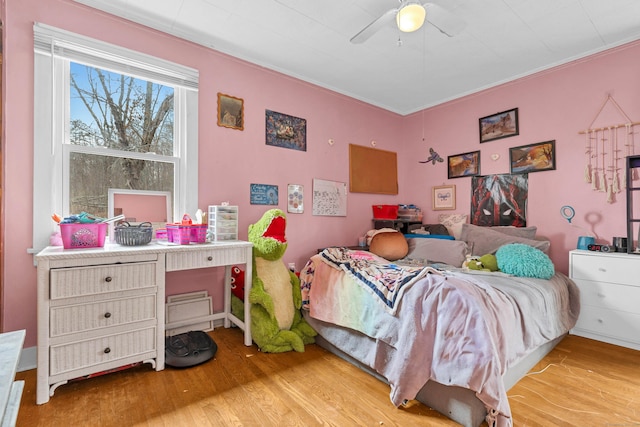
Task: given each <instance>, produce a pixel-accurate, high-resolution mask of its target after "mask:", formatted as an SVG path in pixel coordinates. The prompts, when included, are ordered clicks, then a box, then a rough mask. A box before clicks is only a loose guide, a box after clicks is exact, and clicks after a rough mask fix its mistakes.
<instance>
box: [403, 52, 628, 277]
mask: <svg viewBox="0 0 640 427" xmlns="http://www.w3.org/2000/svg"><path fill="white" fill-rule="evenodd" d="M638 94H640V42H635V43H631V44H628V45H625V46H622V47H619V48H616V49H612V50H609V51H606V52H604V53H601V54H598V55H594V56H591V57H589V58H587V59H583V60H579V61H575V62H573V63H570V64H567V65H564V66H561V67H557V68H555V69H553V70H549V71H545V72H540V73H538V74H536V75H533V76H529V77H527V78H523V79H520V80H517V81H514V82H511V83H508V84H504V85H501V86H498V87H496V88H493V89H490V90H486V91H483V92H481V93H477V94H474V95H470V96H467V97H464V98H460V99H457V100H454V101H451V102H449V103H447V104H444V105H440V106H436V107H434V108H430V109H428V110H426V112H425V113H424V127H425V129H426V131H425V133H426V142H425V143H422V141H421V136H422V117H423V115H422V113H417V114H414V115H413V116H411V117H407V118H405V120H404V125H405V141H406V143H407V145H408V146H409V147H410V148H409V150H410V151H415V152H422V153H424V154H423V156H424V157H425V158H426V156H427V153H428V147H434V148H435V149H436V150H437V151H438V152H439V154H440V155H441V156H442V157H443V158H445V161H446V158H447V156H450V155H454V154H459V153H465V152H469V151H476V150H480V151H481V173H482V174H483V175H486V174H502V173H509V147H517V146H520V145H526V144H531V143H536V142H542V141H547V140H555V141H556V157H557V162H556V167H557V168H556V170H555V171H546V172H536V173H530V174H529V201H528V221H527V223H528V225H535V226H537V227H538V234H540V235H544V236H546V237H548V238H549V239H550V240H551V242H552V244H551V249H550V256H551V258H552V259H553V261H554V263H555V265H556V268H557V269H558V270H560V271H562V272H565V273H566V272H567V271H568V254H567V252H568V251H569V250H571V249H575V247H576V243H577V238H578V236H580V235H584V234H585V232H584V229H588V230H590V231H591V232H593V233H595V234H596V235H597V236H598V237H599V242H601V243H611V240H612V237H613V236H626V196H625V194H624V193H620V194H618V195H617V196H616V199H617V201H616V202H615V203H612V204H608V203H607V201H606V200H607V197H606V194H604V193H600V192H594V191H593V190H592V189H591V185H590V184H587V183H585V181H584V168H585V164H586V161H587V159H586V157H585V154H584V151H585V137H584V135H579V134H578V132H579V131H581V130H584V129H586V128H588V127H589V125H590V124H591V123H592V122H593V127H600V126H611V125H616V124H622V123H626V120H625V119H624V118H623V117H622V116H621V115H620V114H619V113H618V112H617V110H616V109H615V107H613V104H611V103H607V105H606V107H605V108H604V109H603V111H602V113H601V114H599V115H598V112H599V110H600V108H601V107H602V105H603V103H604V102H605V100H606V99H607V96H608V95H611V96H612V97H613V99H614V100H615V101H617V103H618V104H619V105H620V107H621V108H622V109H623V110H624V112H626V114H627V115H628V116H629V117H630V118H631V120H633V121H640V96H638ZM515 107H517V108H518V109H519V123H520V132H519V135H517V136H513V137H510V138H505V139H499V140H495V141H490V142H485V143H482V144H480V143H479V136H478V133H479V131H478V118H480V117H484V116H488V115H491V114H494V113H497V112H500V111H504V110H508V109H511V108H515ZM596 116H598V119H597V120H595V121H594V118H596ZM638 129H640V127H636V130H635V133H636V134H635V135H634V136H635V139H636V144H635V146H636V150H637V151H636V154H637V153H640V137H639V136H638V135H637V133H638ZM607 146H608V143H607ZM492 154H498V155H499V156H500V158H499V159H498V160H496V161H493V160H492V159H491V155H492ZM619 165H620V166H622V165H623V161H620V163H619ZM403 167H404V168H405V171H406V173H407V175H408V176H413V177H415V179H414V180H413V181H412V183H410V184H408V185H409V189H408V193H409V194H412V195H415V199H414V200H416V202H415V203H418V204H419V205H420V206H423V207H430V206H431V200H430V197H431V196H430V188H431V186H433V185H442V184H443V183H445V184H455V185H456V194H457V204H456V206H457V207H458V209H457V212H460V213H467V214H468V213H469V211H470V208H469V201H470V194H471V179H470V178H457V179H452V180H448V179H447V170H446V166H445V165H444V164H438V165H436V166H432V165H431V164H428V165H424V164H418V163H417V162H416V161H410V162H408V163H405V164H404V165H403ZM563 205H571V206H573V207H574V209H575V211H576V217H575V218H574V219H573V222H572V224H574V225H575V226H576V227H573V226H571V225H569V223H568V222H567V221H566V220H565V219H563V218H562V216H561V215H560V208H561V207H562V206H563ZM438 213H440V211H437V212H434V211H431V212H427V214H426V217H425V220H424V221H425V222H426V221H430V222H434V221H437V214H438ZM591 223H593V225H591ZM578 227H582V228H583V229H581V228H578Z"/></svg>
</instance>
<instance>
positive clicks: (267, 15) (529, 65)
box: [76, 0, 640, 115]
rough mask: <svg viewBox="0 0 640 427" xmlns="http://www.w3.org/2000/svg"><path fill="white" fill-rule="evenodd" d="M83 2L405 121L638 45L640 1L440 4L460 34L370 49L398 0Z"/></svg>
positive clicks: (425, 32)
mask: <svg viewBox="0 0 640 427" xmlns="http://www.w3.org/2000/svg"><path fill="white" fill-rule="evenodd" d="M76 1H78V2H79V3H83V4H86V5H89V6H92V7H95V8H98V9H101V10H104V11H106V12H109V13H113V14H115V15H118V16H122V17H124V18H127V19H130V20H132V21H135V22H139V23H141V24H144V25H147V26H149V27H153V28H156V29H158V30H161V31H164V32H167V33H170V34H173V35H176V36H178V37H182V38H185V39H188V40H191V41H194V42H196V43H199V44H202V45H205V46H208V47H211V48H214V49H216V50H218V51H221V52H224V53H226V54H229V55H232V56H235V57H238V58H241V59H244V60H246V61H249V62H252V63H255V64H259V65H261V66H264V67H266V68H270V69H273V70H276V71H279V72H282V73H284V74H287V75H290V76H294V77H297V78H299V79H302V80H305V81H308V82H311V83H314V84H317V85H319V86H322V87H326V88H328V89H331V90H334V91H336V92H339V93H342V94H345V95H348V96H351V97H353V98H356V99H359V100H362V101H364V102H367V103H370V104H373V105H376V106H379V107H381V108H384V109H386V110H389V111H393V112H396V113H398V114H402V115H406V114H410V113H413V112H415V111H419V110H421V109H423V108H426V107H430V106H433V105H437V104H440V103H443V102H446V101H448V100H451V99H455V98H458V97H460V96H463V95H467V94H470V93H474V92H477V91H479V90H482V89H486V88H489V87H492V86H495V85H498V84H500V83H504V82H507V81H510V80H513V79H516V78H519V77H523V76H526V75H529V74H532V73H534V72H537V71H540V70H544V69H547V68H549V67H553V66H556V65H559V64H563V63H566V62H568V61H571V60H574V59H578V58H581V57H583V56H586V55H589V54H592V53H596V52H599V51H602V50H605V49H608V48H610V47H614V46H618V45H620V44H623V43H626V42H629V41H633V40H637V39H640V0H433V1H432V2H433V3H436V4H438V5H440V6H441V7H443V8H446V9H447V10H448V11H449V12H451V13H453V14H455V15H456V16H457V17H459V18H461V19H462V20H463V21H464V22H465V23H466V26H465V28H464V30H463V31H462V32H461V33H460V34H458V35H457V36H455V37H447V36H446V35H444V34H443V33H441V32H440V31H438V30H437V29H436V28H435V27H434V26H432V25H429V24H425V26H424V27H423V28H421V29H420V30H418V31H416V32H414V33H400V32H399V31H398V30H397V28H395V25H394V23H391V24H389V25H388V26H387V27H385V28H383V29H382V30H380V31H379V32H377V33H376V34H375V35H374V36H373V37H371V38H370V39H369V40H367V41H366V42H365V43H363V44H353V43H351V42H350V41H349V40H350V39H351V37H353V36H354V35H355V34H356V33H358V32H359V31H360V30H361V29H362V28H364V27H365V26H366V25H368V24H369V23H370V22H372V21H373V20H374V19H376V18H378V17H379V16H380V15H382V14H383V13H384V12H386V11H387V10H389V9H392V8H395V7H397V6H398V1H397V0H76ZM427 19H429V18H428V17H427ZM399 38H400V39H401V40H402V43H401V46H399V44H398V39H399ZM638 78H640V76H638Z"/></svg>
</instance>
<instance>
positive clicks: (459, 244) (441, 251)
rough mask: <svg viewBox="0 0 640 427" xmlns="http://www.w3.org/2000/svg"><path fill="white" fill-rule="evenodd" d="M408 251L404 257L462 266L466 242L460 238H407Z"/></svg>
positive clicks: (465, 252)
mask: <svg viewBox="0 0 640 427" xmlns="http://www.w3.org/2000/svg"><path fill="white" fill-rule="evenodd" d="M407 242H408V243H409V253H407V256H406V258H410V259H415V260H422V261H425V262H430V263H431V262H442V263H444V264H449V265H452V266H454V267H462V263H463V262H464V261H465V259H466V256H467V244H466V243H465V242H463V241H462V240H445V239H425V238H421V237H409V238H407Z"/></svg>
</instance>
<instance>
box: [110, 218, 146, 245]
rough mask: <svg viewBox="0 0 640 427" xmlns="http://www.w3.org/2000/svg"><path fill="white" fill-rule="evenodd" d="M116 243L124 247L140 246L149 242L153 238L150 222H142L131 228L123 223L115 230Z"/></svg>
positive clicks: (126, 223)
mask: <svg viewBox="0 0 640 427" xmlns="http://www.w3.org/2000/svg"><path fill="white" fill-rule="evenodd" d="M114 234H115V238H116V243H118V244H119V245H124V246H142V245H146V244H147V243H149V242H150V241H151V238H152V237H153V227H152V226H151V223H150V222H143V223H141V224H139V225H136V226H132V225H130V224H129V223H128V222H123V223H121V224H120V225H117V226H116V228H115V233H114Z"/></svg>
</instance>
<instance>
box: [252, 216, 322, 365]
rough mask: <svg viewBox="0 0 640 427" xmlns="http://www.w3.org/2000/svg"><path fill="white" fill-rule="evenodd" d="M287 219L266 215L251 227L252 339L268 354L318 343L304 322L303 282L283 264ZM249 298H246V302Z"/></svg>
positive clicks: (310, 328)
mask: <svg viewBox="0 0 640 427" xmlns="http://www.w3.org/2000/svg"><path fill="white" fill-rule="evenodd" d="M286 224H287V222H286V216H285V214H284V212H282V211H281V210H280V209H271V210H268V211H267V212H265V214H264V215H263V216H262V218H260V221H258V222H257V223H255V224H251V225H250V226H249V241H250V242H251V243H253V278H252V285H251V292H249V295H248V298H249V302H250V303H251V337H252V338H253V341H254V342H255V343H256V344H257V345H258V347H259V348H260V350H262V351H264V352H268V353H282V352H285V351H291V350H295V351H299V352H303V351H304V345H305V344H312V343H314V342H315V339H314V337H315V336H316V334H317V333H316V331H314V330H313V328H312V327H311V326H309V324H308V323H307V322H306V321H305V320H304V319H303V318H302V313H301V312H300V308H301V307H302V296H301V293H300V279H299V278H298V276H296V275H295V274H294V273H292V272H290V271H289V270H288V269H287V267H286V266H285V264H284V262H283V261H282V256H283V255H284V253H285V251H286V250H287V240H286V238H285V228H286ZM246 297H247V296H246V295H245V298H246Z"/></svg>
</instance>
